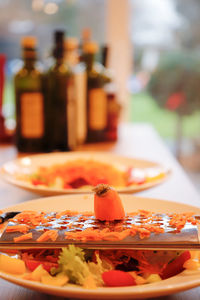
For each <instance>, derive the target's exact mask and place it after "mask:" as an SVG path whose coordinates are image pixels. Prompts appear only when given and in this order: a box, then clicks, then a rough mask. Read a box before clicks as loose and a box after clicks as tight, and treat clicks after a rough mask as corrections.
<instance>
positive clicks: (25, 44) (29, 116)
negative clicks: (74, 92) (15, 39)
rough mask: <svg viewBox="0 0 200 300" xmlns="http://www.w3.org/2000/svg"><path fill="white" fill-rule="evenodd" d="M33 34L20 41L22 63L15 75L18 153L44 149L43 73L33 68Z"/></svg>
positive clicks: (34, 42) (34, 61)
mask: <svg viewBox="0 0 200 300" xmlns="http://www.w3.org/2000/svg"><path fill="white" fill-rule="evenodd" d="M36 45H37V40H36V38H35V37H31V36H26V37H24V38H23V39H22V41H21V46H22V55H23V60H24V65H23V67H22V69H21V70H19V72H18V73H17V74H16V75H15V77H14V87H15V105H16V146H17V149H18V150H19V151H21V152H42V151H44V150H45V148H44V145H45V120H44V97H43V93H42V74H41V72H40V71H39V70H38V69H37V68H36V66H35V63H36Z"/></svg>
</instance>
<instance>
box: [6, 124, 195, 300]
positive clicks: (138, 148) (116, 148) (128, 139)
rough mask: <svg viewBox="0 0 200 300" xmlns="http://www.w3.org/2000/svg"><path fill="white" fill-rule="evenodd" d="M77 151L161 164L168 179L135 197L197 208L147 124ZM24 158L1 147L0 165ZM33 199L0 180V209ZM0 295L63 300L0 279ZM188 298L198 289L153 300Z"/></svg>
mask: <svg viewBox="0 0 200 300" xmlns="http://www.w3.org/2000/svg"><path fill="white" fill-rule="evenodd" d="M77 150H79V151H93V150H94V151H109V152H113V153H117V154H120V155H123V156H127V157H133V158H138V159H145V160H150V161H154V162H158V163H161V164H164V165H166V166H167V167H169V168H171V170H172V175H171V176H170V178H169V179H168V180H167V181H166V182H164V183H163V184H161V185H159V186H156V187H153V188H152V189H149V190H145V191H142V192H139V193H137V196H142V197H151V198H157V199H165V200H170V201H175V202H178V203H184V204H189V205H194V206H198V207H200V196H199V194H198V193H197V191H196V190H195V188H194V186H193V184H192V182H191V181H190V180H189V178H188V177H187V175H186V173H185V172H184V170H183V169H182V167H181V166H180V164H179V163H178V162H177V161H176V159H175V158H174V157H173V155H172V154H171V153H170V151H169V150H168V149H167V147H166V146H165V144H164V142H163V141H162V139H161V138H160V137H159V135H158V134H157V133H156V131H155V130H154V128H152V127H151V126H150V125H148V124H131V123H127V124H121V125H120V127H119V138H118V141H117V142H116V143H99V144H86V145H83V146H80V147H79V148H78V149H77ZM23 155H27V154H22V153H21V154H19V153H18V152H17V150H16V148H15V147H14V146H13V145H0V165H2V164H4V163H5V162H7V161H9V160H13V159H16V158H18V157H21V156H23ZM36 198H39V196H38V195H36V194H33V193H30V192H28V191H25V190H22V189H20V188H17V187H14V186H11V185H9V184H7V183H5V182H4V181H2V180H0V209H2V208H5V207H7V206H11V205H14V204H17V203H20V202H23V201H26V200H32V199H36ZM0 295H1V296H0V299H2V300H11V299H15V300H25V299H29V300H31V299H34V300H40V299H43V300H45V299H49V300H50V299H55V300H56V299H62V298H60V297H55V296H49V295H45V294H42V293H38V292H35V291H31V290H29V289H26V288H22V287H20V286H16V285H14V284H11V283H9V282H6V281H4V280H0ZM189 298H191V299H193V300H196V299H200V288H195V289H191V290H188V291H185V292H181V293H177V294H174V295H170V296H165V297H159V298H156V299H163V300H164V299H165V300H186V299H189Z"/></svg>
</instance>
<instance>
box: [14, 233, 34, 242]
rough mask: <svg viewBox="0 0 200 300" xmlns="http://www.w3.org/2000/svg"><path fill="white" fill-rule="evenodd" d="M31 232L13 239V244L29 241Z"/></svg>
mask: <svg viewBox="0 0 200 300" xmlns="http://www.w3.org/2000/svg"><path fill="white" fill-rule="evenodd" d="M32 237H33V236H32V232H29V233H26V234H23V235H20V236H18V237H15V238H14V239H13V240H14V242H15V243H17V242H22V241H26V240H30V239H32Z"/></svg>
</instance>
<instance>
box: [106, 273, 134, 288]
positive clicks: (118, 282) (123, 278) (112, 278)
mask: <svg viewBox="0 0 200 300" xmlns="http://www.w3.org/2000/svg"><path fill="white" fill-rule="evenodd" d="M102 278H103V281H104V283H105V285H106V286H113V287H114V286H129V285H136V281H135V279H134V278H133V276H131V275H130V274H129V273H127V272H123V271H119V270H111V271H107V272H104V273H103V274H102Z"/></svg>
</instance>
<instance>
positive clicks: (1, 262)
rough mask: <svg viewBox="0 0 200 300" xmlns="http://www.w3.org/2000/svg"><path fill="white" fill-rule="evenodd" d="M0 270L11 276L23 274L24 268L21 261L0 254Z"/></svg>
mask: <svg viewBox="0 0 200 300" xmlns="http://www.w3.org/2000/svg"><path fill="white" fill-rule="evenodd" d="M0 270H1V271H3V272H7V273H11V274H23V273H25V271H26V266H25V263H24V261H23V260H22V259H18V258H14V257H10V256H8V255H4V254H0Z"/></svg>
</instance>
